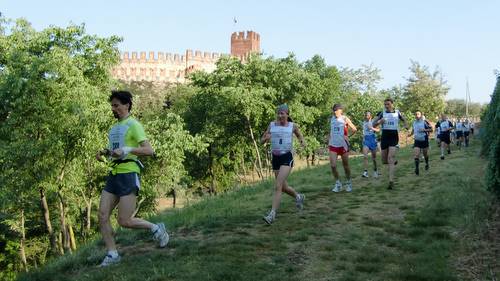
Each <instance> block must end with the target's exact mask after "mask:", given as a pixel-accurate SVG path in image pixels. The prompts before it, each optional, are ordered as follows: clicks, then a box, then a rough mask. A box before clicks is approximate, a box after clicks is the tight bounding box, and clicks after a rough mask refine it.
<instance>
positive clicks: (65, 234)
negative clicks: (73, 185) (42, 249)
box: [57, 191, 71, 253]
mask: <svg viewBox="0 0 500 281" xmlns="http://www.w3.org/2000/svg"><path fill="white" fill-rule="evenodd" d="M57 197H58V198H59V204H58V205H59V215H60V216H59V218H60V220H61V232H62V241H61V242H62V245H63V247H64V251H65V252H70V253H71V241H70V240H71V239H70V235H69V231H68V225H67V224H66V209H65V207H64V199H63V197H62V194H61V192H59V191H58V192H57Z"/></svg>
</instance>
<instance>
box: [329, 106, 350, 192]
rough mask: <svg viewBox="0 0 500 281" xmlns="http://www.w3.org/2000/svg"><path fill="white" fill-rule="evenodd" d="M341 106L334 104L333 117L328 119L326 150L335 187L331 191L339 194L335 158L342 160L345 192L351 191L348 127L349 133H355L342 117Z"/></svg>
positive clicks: (339, 185) (339, 186)
mask: <svg viewBox="0 0 500 281" xmlns="http://www.w3.org/2000/svg"><path fill="white" fill-rule="evenodd" d="M343 110H344V108H343V106H342V105H341V104H335V105H334V106H333V116H332V118H331V119H330V136H329V137H328V140H329V141H328V148H329V150H330V165H331V168H332V174H333V177H334V178H335V185H334V187H333V189H332V191H333V192H340V191H341V190H342V182H341V181H340V178H339V173H338V171H337V156H340V157H341V158H342V165H343V166H344V171H345V176H346V178H347V181H346V183H345V185H346V191H347V192H351V191H352V181H351V169H350V167H349V136H348V127H349V128H350V129H351V131H352V132H353V134H354V133H356V131H357V129H356V126H354V124H352V122H351V120H350V119H349V118H348V117H346V116H345V115H343Z"/></svg>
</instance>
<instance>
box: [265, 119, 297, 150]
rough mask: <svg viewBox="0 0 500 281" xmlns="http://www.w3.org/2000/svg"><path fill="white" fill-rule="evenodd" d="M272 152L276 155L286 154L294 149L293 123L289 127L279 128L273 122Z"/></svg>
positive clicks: (271, 129)
mask: <svg viewBox="0 0 500 281" xmlns="http://www.w3.org/2000/svg"><path fill="white" fill-rule="evenodd" d="M270 132H271V150H272V152H273V153H274V154H278V155H279V154H285V153H287V152H290V151H292V149H293V143H292V140H293V122H288V126H286V127H285V126H278V125H276V122H271V128H270Z"/></svg>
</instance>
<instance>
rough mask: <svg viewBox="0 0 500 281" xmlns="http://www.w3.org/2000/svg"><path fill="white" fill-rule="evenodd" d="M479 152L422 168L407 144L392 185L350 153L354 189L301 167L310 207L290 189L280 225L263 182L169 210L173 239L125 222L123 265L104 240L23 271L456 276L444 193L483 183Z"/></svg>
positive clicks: (158, 276)
mask: <svg viewBox="0 0 500 281" xmlns="http://www.w3.org/2000/svg"><path fill="white" fill-rule="evenodd" d="M477 152H478V147H471V148H469V149H468V150H463V151H454V152H453V154H451V155H450V156H449V157H447V159H446V160H444V161H442V160H440V159H439V155H438V151H437V149H433V151H431V162H430V165H431V168H430V170H429V171H423V169H421V174H420V176H415V175H414V174H413V169H414V167H413V157H412V155H411V154H412V152H411V150H410V149H409V148H404V149H401V151H400V153H399V157H398V160H399V164H398V166H397V181H396V183H397V185H396V189H395V190H392V191H389V190H387V189H386V186H387V171H386V169H383V170H382V173H383V175H382V176H381V177H380V178H379V179H373V178H368V179H365V178H362V177H361V176H360V174H361V172H362V168H361V165H362V158H353V159H352V160H351V161H352V164H353V172H354V175H356V177H355V178H354V179H353V188H354V192H352V193H346V192H342V193H339V194H334V193H332V192H331V191H330V189H331V185H332V183H333V180H332V176H331V174H330V171H329V167H328V166H327V165H323V166H320V167H315V168H310V169H304V170H301V171H297V172H293V173H292V175H291V177H290V181H289V182H290V185H291V186H293V187H294V188H296V189H297V190H299V191H300V192H303V193H304V194H305V195H306V203H305V209H304V210H303V211H302V212H298V211H297V210H296V209H295V206H294V202H293V200H292V199H291V198H289V197H286V196H284V197H283V201H282V206H281V209H280V210H279V212H278V217H277V220H276V222H275V223H274V224H273V225H272V226H267V225H265V224H264V222H263V221H262V219H261V216H262V215H264V213H265V212H266V211H267V210H268V208H269V205H270V203H271V196H272V182H263V183H261V184H258V185H256V186H254V187H248V188H243V189H241V190H238V191H235V192H231V193H229V194H224V195H222V196H219V197H217V198H214V199H207V200H202V202H199V203H197V204H195V205H193V206H190V207H186V208H185V209H183V210H175V211H171V212H167V213H165V214H164V215H161V216H160V217H159V218H158V219H161V220H164V221H166V222H167V225H168V227H169V228H170V229H171V231H172V235H171V243H170V244H169V246H168V248H167V249H157V248H156V247H155V246H154V244H153V243H152V242H151V241H150V240H149V239H147V238H146V237H145V235H144V234H145V233H143V232H131V231H122V232H119V234H118V244H119V249H120V250H121V252H122V255H123V260H122V263H121V264H120V265H117V266H113V267H110V268H106V269H98V268H96V267H95V265H96V264H98V262H99V260H100V259H101V258H102V255H103V250H102V246H101V245H96V244H95V243H94V244H91V245H89V246H87V247H86V248H84V249H83V250H80V251H79V252H78V253H77V254H76V255H74V256H72V257H66V258H63V259H61V260H59V261H57V262H56V263H53V264H51V265H49V266H47V267H46V268H44V269H43V270H41V271H39V272H37V273H36V274H32V275H29V276H26V278H24V279H22V280H44V279H43V278H45V277H47V276H51V278H52V279H50V280H259V281H262V280H454V279H456V276H457V275H456V274H457V271H456V269H455V268H454V267H453V263H454V257H453V254H454V252H453V247H454V243H455V242H454V239H455V238H456V237H454V233H456V231H457V229H456V228H457V225H456V224H454V223H452V222H453V218H454V217H455V215H456V214H455V211H453V210H454V209H453V208H454V207H453V206H455V205H451V204H452V203H450V205H446V204H445V205H442V206H441V205H440V204H441V203H440V202H441V201H443V202H447V201H449V202H455V201H457V200H465V199H463V198H462V197H453V196H454V195H453V193H454V191H453V189H458V188H460V190H464V192H468V190H469V189H470V190H471V191H472V190H473V191H474V192H479V191H478V189H479V188H480V182H479V181H477V179H480V178H481V177H482V175H483V170H484V169H483V168H484V162H483V160H481V159H479V158H478V157H477ZM422 166H423V165H422ZM422 168H423V167H422ZM341 171H342V170H341ZM341 175H343V173H342V172H341ZM455 193H457V194H459V193H458V192H455ZM457 196H458V195H457ZM464 196H465V197H464V198H469V197H470V195H469V194H467V195H464ZM441 197H442V198H445V199H439V200H437V199H436V198H441ZM478 198H479V197H478ZM467 200H472V201H474V198H470V199H467ZM478 200H479V199H478ZM453 204H455V203H453ZM456 204H462V205H464V204H465V205H466V203H460V202H459V203H456ZM465 205H464V206H465ZM457 212H458V211H457ZM460 215H461V214H460ZM433 249H436V250H433Z"/></svg>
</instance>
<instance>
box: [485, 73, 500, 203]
mask: <svg viewBox="0 0 500 281" xmlns="http://www.w3.org/2000/svg"><path fill="white" fill-rule="evenodd" d="M481 123H482V124H484V125H483V126H482V127H483V128H482V129H481V139H482V145H483V146H482V150H481V152H482V154H483V156H486V157H487V158H488V160H489V162H488V167H487V171H486V185H487V187H488V189H489V190H491V191H492V192H494V193H496V194H497V196H499V197H500V134H499V133H500V75H498V76H497V83H496V86H495V90H494V91H493V94H492V96H491V102H490V104H489V105H488V108H487V109H486V110H485V111H484V113H483V116H482V118H481Z"/></svg>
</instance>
